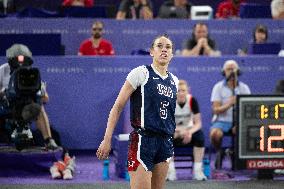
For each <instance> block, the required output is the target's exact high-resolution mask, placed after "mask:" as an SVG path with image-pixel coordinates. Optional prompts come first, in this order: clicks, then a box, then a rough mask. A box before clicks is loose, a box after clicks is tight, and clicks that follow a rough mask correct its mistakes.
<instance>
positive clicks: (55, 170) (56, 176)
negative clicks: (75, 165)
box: [49, 165, 61, 179]
mask: <svg viewBox="0 0 284 189" xmlns="http://www.w3.org/2000/svg"><path fill="white" fill-rule="evenodd" d="M49 171H50V174H51V177H52V178H53V179H59V178H61V174H60V172H59V171H58V168H57V167H56V166H55V165H53V166H52V167H50V169H49Z"/></svg>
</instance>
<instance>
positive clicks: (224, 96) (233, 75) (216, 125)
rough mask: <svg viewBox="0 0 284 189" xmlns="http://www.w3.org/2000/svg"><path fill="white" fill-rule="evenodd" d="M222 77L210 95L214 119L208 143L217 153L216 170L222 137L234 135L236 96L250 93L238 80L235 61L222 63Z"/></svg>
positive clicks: (220, 154) (219, 159)
mask: <svg viewBox="0 0 284 189" xmlns="http://www.w3.org/2000/svg"><path fill="white" fill-rule="evenodd" d="M222 75H223V77H224V79H223V80H221V81H219V82H217V83H216V84H215V85H214V87H213V90H212V93H211V102H212V111H213V114H214V117H213V120H212V122H213V125H212V126H211V128H210V141H211V143H212V145H213V146H214V148H215V150H216V152H217V156H216V162H215V167H216V168H217V169H219V168H221V165H220V162H221V159H222V155H223V154H222V150H221V147H222V139H223V136H224V135H232V134H233V135H234V134H235V125H233V107H234V105H235V103H236V95H239V94H250V93H251V92H250V88H249V87H248V85H247V84H245V83H243V82H241V81H239V79H238V76H239V75H240V69H239V65H238V63H237V62H236V61H235V60H227V61H226V62H225V63H224V65H223V69H222Z"/></svg>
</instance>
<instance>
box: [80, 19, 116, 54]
mask: <svg viewBox="0 0 284 189" xmlns="http://www.w3.org/2000/svg"><path fill="white" fill-rule="evenodd" d="M103 32H104V24H103V23H102V22H101V21H95V22H94V23H93V25H92V38H89V39H86V40H85V41H83V42H82V43H81V45H80V48H79V52H78V55H98V56H100V55H114V49H113V47H112V44H111V42H110V41H108V40H106V39H103V38H102V35H103Z"/></svg>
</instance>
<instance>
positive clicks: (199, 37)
mask: <svg viewBox="0 0 284 189" xmlns="http://www.w3.org/2000/svg"><path fill="white" fill-rule="evenodd" d="M215 49H216V43H215V41H214V40H213V39H211V38H210V37H209V35H208V27H207V25H206V24H204V23H197V24H196V25H195V26H194V28H193V33H192V38H191V39H188V40H187V41H186V42H185V44H184V48H183V50H182V55H183V56H199V55H207V56H216V55H219V54H220V52H218V51H216V50H215Z"/></svg>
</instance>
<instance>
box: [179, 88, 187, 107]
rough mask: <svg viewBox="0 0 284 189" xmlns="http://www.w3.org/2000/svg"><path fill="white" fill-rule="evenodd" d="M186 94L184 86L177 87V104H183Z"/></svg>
mask: <svg viewBox="0 0 284 189" xmlns="http://www.w3.org/2000/svg"><path fill="white" fill-rule="evenodd" d="M187 94H188V88H187V86H186V85H179V86H178V93H177V102H178V103H184V102H185V98H186V95H187Z"/></svg>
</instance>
